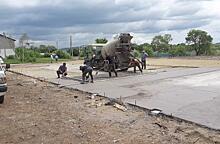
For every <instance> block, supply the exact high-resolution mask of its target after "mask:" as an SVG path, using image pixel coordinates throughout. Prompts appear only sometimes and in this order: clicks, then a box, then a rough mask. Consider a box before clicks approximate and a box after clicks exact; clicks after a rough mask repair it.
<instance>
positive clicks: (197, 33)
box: [185, 29, 213, 56]
mask: <svg viewBox="0 0 220 144" xmlns="http://www.w3.org/2000/svg"><path fill="white" fill-rule="evenodd" d="M185 39H186V42H187V43H188V44H189V45H191V46H192V48H193V49H194V50H195V52H196V55H197V56H198V55H201V54H208V53H209V52H210V47H211V44H212V40H213V38H212V37H211V36H210V35H208V33H207V32H206V31H202V30H195V29H193V30H191V31H189V33H188V34H187V37H186V38H185Z"/></svg>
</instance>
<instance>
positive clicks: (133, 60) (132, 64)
mask: <svg viewBox="0 0 220 144" xmlns="http://www.w3.org/2000/svg"><path fill="white" fill-rule="evenodd" d="M129 67H134V73H136V67H138V69H139V70H140V72H141V73H142V69H141V66H140V62H139V61H138V60H137V59H136V58H131V61H130V64H129Z"/></svg>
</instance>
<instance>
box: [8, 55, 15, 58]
mask: <svg viewBox="0 0 220 144" xmlns="http://www.w3.org/2000/svg"><path fill="white" fill-rule="evenodd" d="M7 59H15V56H14V55H9V56H8V57H7Z"/></svg>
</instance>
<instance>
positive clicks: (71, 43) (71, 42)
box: [70, 35, 73, 57]
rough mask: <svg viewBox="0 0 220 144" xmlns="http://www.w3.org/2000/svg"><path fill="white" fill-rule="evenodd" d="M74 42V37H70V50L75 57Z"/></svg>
mask: <svg viewBox="0 0 220 144" xmlns="http://www.w3.org/2000/svg"><path fill="white" fill-rule="evenodd" d="M72 46H73V41H72V36H71V35H70V50H71V55H72V57H73V47H72Z"/></svg>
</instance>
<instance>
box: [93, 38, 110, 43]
mask: <svg viewBox="0 0 220 144" xmlns="http://www.w3.org/2000/svg"><path fill="white" fill-rule="evenodd" d="M95 42H96V43H100V44H105V43H107V42H108V40H107V39H106V38H97V39H96V40H95Z"/></svg>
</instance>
